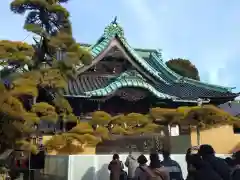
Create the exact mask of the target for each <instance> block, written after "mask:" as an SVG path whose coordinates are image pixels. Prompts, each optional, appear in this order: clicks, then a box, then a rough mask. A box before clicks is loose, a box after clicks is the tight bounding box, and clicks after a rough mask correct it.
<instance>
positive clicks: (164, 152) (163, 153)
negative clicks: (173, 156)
mask: <svg viewBox="0 0 240 180" xmlns="http://www.w3.org/2000/svg"><path fill="white" fill-rule="evenodd" d="M162 155H163V157H164V158H169V157H170V151H167V150H163V151H162Z"/></svg>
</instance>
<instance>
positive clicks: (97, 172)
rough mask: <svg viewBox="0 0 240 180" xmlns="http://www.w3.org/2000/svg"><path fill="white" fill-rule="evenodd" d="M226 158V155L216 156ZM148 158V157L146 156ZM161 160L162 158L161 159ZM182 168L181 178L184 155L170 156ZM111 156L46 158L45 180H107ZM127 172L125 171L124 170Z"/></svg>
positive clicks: (185, 167)
mask: <svg viewBox="0 0 240 180" xmlns="http://www.w3.org/2000/svg"><path fill="white" fill-rule="evenodd" d="M218 156H220V157H223V158H224V157H226V156H228V155H218ZM126 157H127V154H121V155H120V159H121V160H122V161H123V162H124V161H125V159H126ZM146 157H147V158H149V156H148V155H146ZM161 159H162V158H161ZM172 159H174V160H176V161H177V162H178V163H179V164H180V166H181V167H182V171H183V176H184V177H186V175H187V165H186V163H185V154H181V155H176V154H173V155H172ZM111 160H112V155H110V154H109V155H70V156H47V158H46V161H45V170H44V173H45V174H47V176H48V178H45V179H47V180H109V171H108V164H109V162H110V161H111ZM125 170H127V169H125Z"/></svg>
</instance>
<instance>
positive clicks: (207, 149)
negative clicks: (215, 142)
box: [198, 144, 215, 158]
mask: <svg viewBox="0 0 240 180" xmlns="http://www.w3.org/2000/svg"><path fill="white" fill-rule="evenodd" d="M198 154H199V155H200V156H201V157H202V158H206V157H209V156H214V155H215V151H214V149H213V147H212V146H211V145H209V144H203V145H201V146H200V148H199V150H198Z"/></svg>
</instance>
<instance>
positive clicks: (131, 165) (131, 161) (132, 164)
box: [125, 151, 138, 180]
mask: <svg viewBox="0 0 240 180" xmlns="http://www.w3.org/2000/svg"><path fill="white" fill-rule="evenodd" d="M125 166H126V167H127V168H128V179H129V180H131V179H133V177H134V173H135V170H136V168H137V167H138V162H137V157H135V156H134V155H133V153H132V152H131V151H130V152H129V155H128V157H127V159H126V161H125Z"/></svg>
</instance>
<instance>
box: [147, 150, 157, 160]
mask: <svg viewBox="0 0 240 180" xmlns="http://www.w3.org/2000/svg"><path fill="white" fill-rule="evenodd" d="M149 158H150V161H159V155H158V153H156V152H154V153H151V154H150V156H149Z"/></svg>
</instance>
